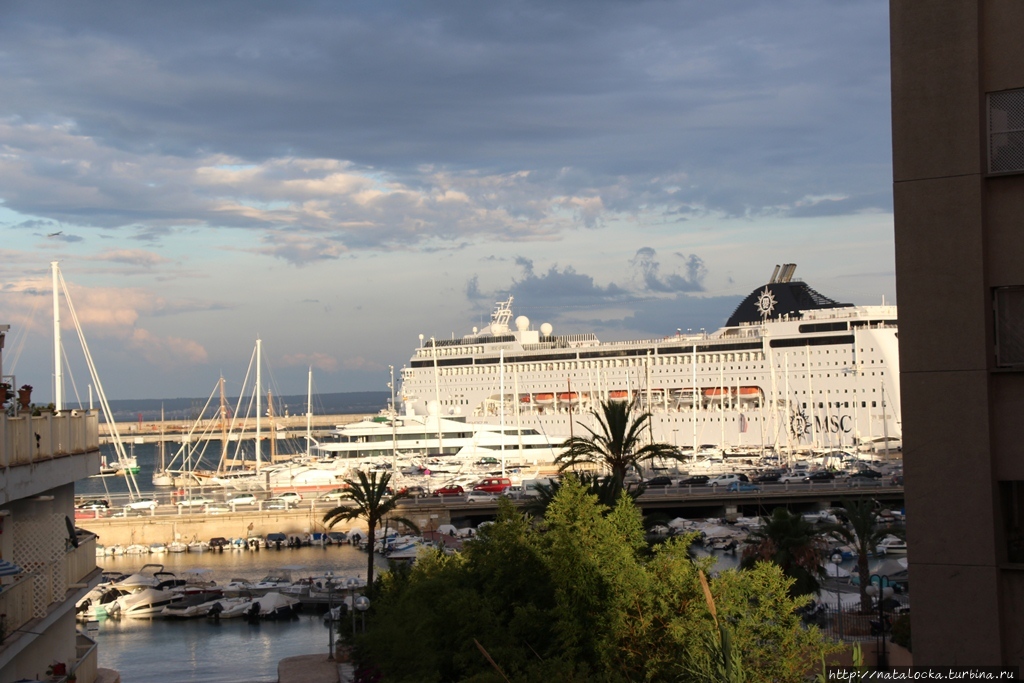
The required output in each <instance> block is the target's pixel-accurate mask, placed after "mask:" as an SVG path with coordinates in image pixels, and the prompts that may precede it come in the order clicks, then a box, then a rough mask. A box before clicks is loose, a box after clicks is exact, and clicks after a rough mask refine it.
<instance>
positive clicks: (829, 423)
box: [789, 410, 853, 438]
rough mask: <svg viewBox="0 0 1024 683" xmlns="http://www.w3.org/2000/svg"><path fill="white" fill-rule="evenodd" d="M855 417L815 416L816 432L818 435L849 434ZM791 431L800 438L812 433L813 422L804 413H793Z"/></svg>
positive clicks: (790, 423) (790, 422)
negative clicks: (826, 433)
mask: <svg viewBox="0 0 1024 683" xmlns="http://www.w3.org/2000/svg"><path fill="white" fill-rule="evenodd" d="M852 422H853V417H851V416H850V415H826V416H825V417H824V418H821V417H818V416H817V415H815V416H814V431H815V432H816V433H818V434H821V433H824V432H828V433H830V434H839V433H842V434H849V433H850V432H851V431H852V429H853V428H852V426H851V424H852ZM789 430H790V432H791V433H792V434H793V436H795V437H797V438H799V437H801V436H805V435H809V434H810V433H811V420H810V418H808V417H807V414H806V413H804V411H802V410H801V411H799V412H796V413H793V416H792V417H790V418H789Z"/></svg>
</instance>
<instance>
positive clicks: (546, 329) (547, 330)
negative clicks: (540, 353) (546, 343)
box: [540, 323, 555, 337]
mask: <svg viewBox="0 0 1024 683" xmlns="http://www.w3.org/2000/svg"><path fill="white" fill-rule="evenodd" d="M554 329H555V328H553V327H551V323H544V324H543V325H541V326H540V333H541V334H543V335H544V336H545V337H550V336H551V332H552V330H554Z"/></svg>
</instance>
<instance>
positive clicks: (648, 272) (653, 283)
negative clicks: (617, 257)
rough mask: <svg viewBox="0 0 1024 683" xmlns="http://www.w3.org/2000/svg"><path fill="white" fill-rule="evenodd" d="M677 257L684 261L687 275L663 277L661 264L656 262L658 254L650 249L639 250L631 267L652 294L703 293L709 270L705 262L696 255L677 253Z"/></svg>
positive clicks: (675, 274) (674, 274) (676, 274)
mask: <svg viewBox="0 0 1024 683" xmlns="http://www.w3.org/2000/svg"><path fill="white" fill-rule="evenodd" d="M676 256H678V257H680V258H682V259H683V262H684V263H683V268H684V270H685V273H686V274H685V275H680V274H678V273H670V274H668V275H665V276H662V275H660V274H659V271H660V269H661V264H660V263H659V262H658V261H656V260H655V259H656V257H657V253H656V252H655V251H654V249H652V248H650V247H642V248H640V249H638V250H637V252H636V255H635V256H634V257H633V260H632V261H631V262H630V265H631V266H632V268H633V269H634V271H636V272H637V273H638V275H639V279H640V280H641V282H642V287H643V288H644V289H646V290H647V291H651V292H701V291H703V290H704V284H703V282H704V278H705V276H707V272H708V270H707V268H706V267H705V266H704V261H703V260H702V259H701V258H700V257H699V256H697V255H696V254H690V255H689V256H684V255H682V254H679V253H677V254H676Z"/></svg>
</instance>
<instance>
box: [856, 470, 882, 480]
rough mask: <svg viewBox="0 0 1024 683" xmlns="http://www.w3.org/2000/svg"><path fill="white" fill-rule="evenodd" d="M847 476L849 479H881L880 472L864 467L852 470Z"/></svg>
mask: <svg viewBox="0 0 1024 683" xmlns="http://www.w3.org/2000/svg"><path fill="white" fill-rule="evenodd" d="M848 476H849V478H850V479H881V478H882V473H881V472H879V471H878V470H873V469H871V468H864V469H862V470H857V471H856V472H852V473H850V474H849V475H848Z"/></svg>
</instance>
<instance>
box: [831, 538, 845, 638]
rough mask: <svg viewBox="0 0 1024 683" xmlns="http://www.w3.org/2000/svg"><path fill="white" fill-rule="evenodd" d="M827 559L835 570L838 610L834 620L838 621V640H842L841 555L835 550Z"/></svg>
mask: <svg viewBox="0 0 1024 683" xmlns="http://www.w3.org/2000/svg"><path fill="white" fill-rule="evenodd" d="M829 559H831V560H832V564H833V565H835V568H836V575H835V577H833V578H835V580H836V607H837V609H838V612H837V614H836V618H837V619H838V620H839V640H842V639H843V596H842V594H841V593H840V592H839V565H840V564H842V563H843V554H842V553H841V552H839V551H838V550H837V551H835V552H834V553H832V557H831V558H829Z"/></svg>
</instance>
